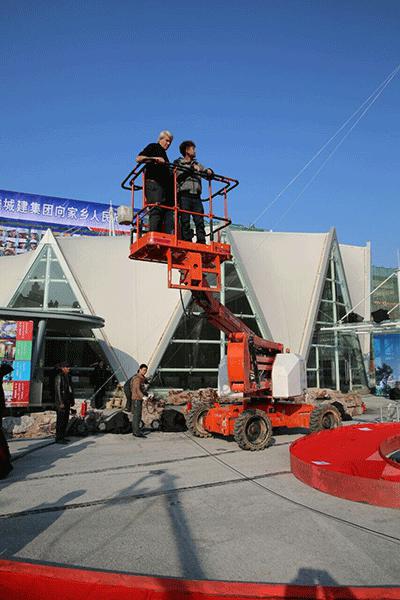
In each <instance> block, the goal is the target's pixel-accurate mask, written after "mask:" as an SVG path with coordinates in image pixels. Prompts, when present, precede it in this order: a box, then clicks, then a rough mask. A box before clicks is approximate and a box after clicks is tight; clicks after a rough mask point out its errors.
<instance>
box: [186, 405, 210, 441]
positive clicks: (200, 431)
mask: <svg viewBox="0 0 400 600" xmlns="http://www.w3.org/2000/svg"><path fill="white" fill-rule="evenodd" d="M209 410H210V405H209V404H202V403H199V404H196V405H195V406H193V407H192V408H191V409H190V411H189V412H188V413H187V415H186V426H187V428H188V429H189V431H190V432H191V433H193V435H194V436H195V437H199V438H208V437H211V433H210V432H209V431H207V430H206V429H205V428H204V425H203V419H204V416H205V414H206V413H207V412H208V411H209Z"/></svg>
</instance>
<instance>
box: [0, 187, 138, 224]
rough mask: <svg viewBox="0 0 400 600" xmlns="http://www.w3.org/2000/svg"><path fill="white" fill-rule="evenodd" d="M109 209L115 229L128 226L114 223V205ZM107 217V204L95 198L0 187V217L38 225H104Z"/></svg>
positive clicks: (108, 220)
mask: <svg viewBox="0 0 400 600" xmlns="http://www.w3.org/2000/svg"><path fill="white" fill-rule="evenodd" d="M112 211H113V213H114V226H115V230H116V231H128V230H129V228H128V227H124V226H122V225H118V223H117V220H116V216H117V209H116V208H113V209H112ZM110 217H111V213H110V207H109V206H108V205H107V204H101V203H99V202H83V201H82V200H71V199H69V198H57V197H52V196H38V195H36V194H27V193H24V192H11V191H9V190H0V219H7V220H10V221H11V220H12V221H29V222H31V223H36V224H38V225H39V224H41V223H43V224H48V225H53V224H54V225H62V226H66V227H87V228H89V229H108V227H109V223H110Z"/></svg>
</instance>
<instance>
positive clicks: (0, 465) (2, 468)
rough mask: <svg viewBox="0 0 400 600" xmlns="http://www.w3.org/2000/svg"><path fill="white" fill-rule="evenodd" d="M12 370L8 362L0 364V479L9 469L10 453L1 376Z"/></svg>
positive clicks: (10, 465) (10, 467)
mask: <svg viewBox="0 0 400 600" xmlns="http://www.w3.org/2000/svg"><path fill="white" fill-rule="evenodd" d="M12 371H13V368H12V366H11V365H10V364H8V363H2V364H1V365H0V479H3V478H4V477H7V475H8V474H9V472H10V471H11V469H12V468H13V467H12V464H11V454H10V449H9V447H8V444H7V440H6V436H5V435H4V431H3V424H2V421H3V415H4V411H5V408H6V398H5V395H4V390H3V377H5V376H6V375H8V374H9V373H11V372H12Z"/></svg>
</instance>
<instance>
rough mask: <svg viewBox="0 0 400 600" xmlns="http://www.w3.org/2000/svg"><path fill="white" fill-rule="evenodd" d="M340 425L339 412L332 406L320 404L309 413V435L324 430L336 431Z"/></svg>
mask: <svg viewBox="0 0 400 600" xmlns="http://www.w3.org/2000/svg"><path fill="white" fill-rule="evenodd" d="M341 424H342V417H341V416H340V412H339V411H338V409H337V408H336V407H335V406H332V404H321V406H316V407H315V408H314V410H313V411H312V412H311V413H310V427H309V429H310V433H315V432H317V431H324V430H326V429H336V427H340V425H341Z"/></svg>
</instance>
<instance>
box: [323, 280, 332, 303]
mask: <svg viewBox="0 0 400 600" xmlns="http://www.w3.org/2000/svg"><path fill="white" fill-rule="evenodd" d="M322 298H323V299H324V300H332V299H333V295H332V282H331V281H325V285H324V291H323V292H322Z"/></svg>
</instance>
